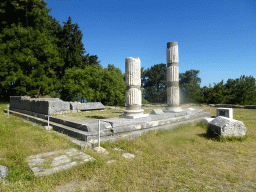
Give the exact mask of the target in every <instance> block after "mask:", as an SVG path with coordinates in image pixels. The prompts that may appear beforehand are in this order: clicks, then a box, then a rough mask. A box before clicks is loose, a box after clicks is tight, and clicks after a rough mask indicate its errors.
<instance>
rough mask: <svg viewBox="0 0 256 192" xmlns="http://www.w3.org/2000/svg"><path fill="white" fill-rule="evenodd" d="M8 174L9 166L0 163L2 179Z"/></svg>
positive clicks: (0, 177) (0, 176)
mask: <svg viewBox="0 0 256 192" xmlns="http://www.w3.org/2000/svg"><path fill="white" fill-rule="evenodd" d="M7 175H8V168H7V167H5V166H3V165H0V179H5V178H6V177H7Z"/></svg>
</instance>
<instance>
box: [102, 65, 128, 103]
mask: <svg viewBox="0 0 256 192" xmlns="http://www.w3.org/2000/svg"><path fill="white" fill-rule="evenodd" d="M104 72H105V73H104V77H103V79H104V80H103V82H102V85H101V88H102V89H101V93H102V97H101V101H102V102H103V103H104V104H107V105H124V103H125V90H126V85H125V83H124V74H122V72H121V70H120V69H119V68H115V66H114V65H111V64H108V67H107V68H106V69H104Z"/></svg>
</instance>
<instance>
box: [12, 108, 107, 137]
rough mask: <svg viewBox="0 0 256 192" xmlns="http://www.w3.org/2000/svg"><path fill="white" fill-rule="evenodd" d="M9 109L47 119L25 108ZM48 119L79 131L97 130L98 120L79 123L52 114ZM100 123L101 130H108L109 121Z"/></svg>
mask: <svg viewBox="0 0 256 192" xmlns="http://www.w3.org/2000/svg"><path fill="white" fill-rule="evenodd" d="M10 110H11V111H15V112H19V113H22V114H26V115H30V116H34V117H39V118H41V119H45V120H48V117H47V116H46V115H44V114H39V113H35V112H31V111H26V110H21V109H10ZM49 121H51V122H55V123H58V124H62V125H66V126H68V127H71V128H75V129H79V130H81V131H87V132H93V131H96V132H98V122H95V123H86V124H81V123H77V122H73V121H69V120H64V119H60V118H57V117H53V116H50V117H49ZM100 124H101V125H100V128H101V130H104V131H107V132H108V129H107V128H109V127H111V125H110V123H106V122H101V123H100Z"/></svg>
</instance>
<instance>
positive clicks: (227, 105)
mask: <svg viewBox="0 0 256 192" xmlns="http://www.w3.org/2000/svg"><path fill="white" fill-rule="evenodd" d="M209 105H210V106H211V107H225V108H244V109H256V105H232V104H209Z"/></svg>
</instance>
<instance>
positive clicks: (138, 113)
mask: <svg viewBox="0 0 256 192" xmlns="http://www.w3.org/2000/svg"><path fill="white" fill-rule="evenodd" d="M140 66H141V64H140V59H139V58H138V57H127V58H126V59H125V82H126V86H127V87H126V92H125V106H126V110H124V114H123V115H120V117H124V118H131V119H134V118H140V117H146V116H148V114H143V111H144V110H143V109H141V99H142V95H141V90H140V86H141V67H140Z"/></svg>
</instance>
